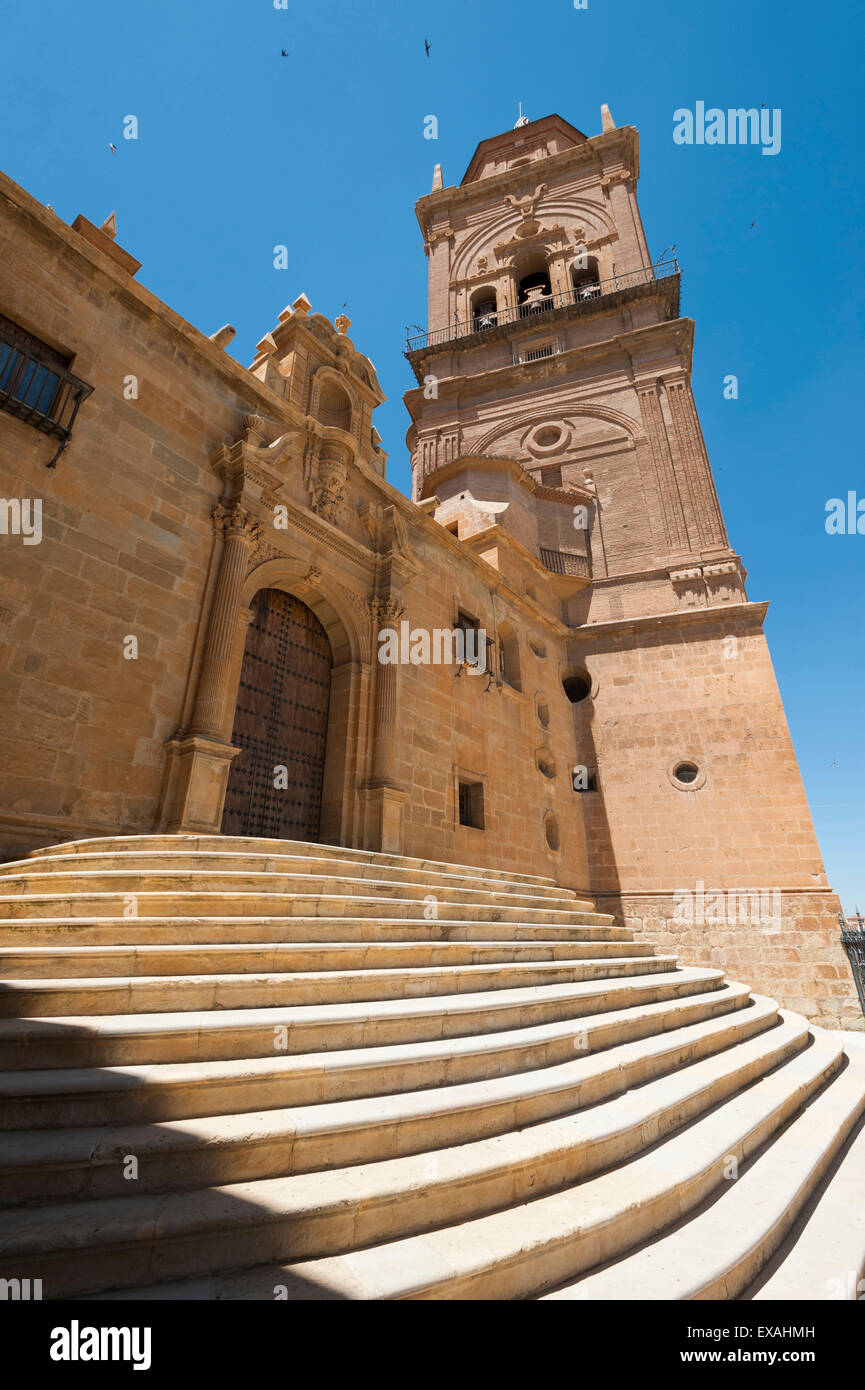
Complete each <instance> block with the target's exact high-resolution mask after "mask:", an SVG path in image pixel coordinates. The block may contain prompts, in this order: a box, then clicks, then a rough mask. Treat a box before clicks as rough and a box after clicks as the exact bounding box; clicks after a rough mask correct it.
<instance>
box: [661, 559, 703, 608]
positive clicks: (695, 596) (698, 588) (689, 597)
mask: <svg viewBox="0 0 865 1390" xmlns="http://www.w3.org/2000/svg"><path fill="white" fill-rule="evenodd" d="M670 583H671V584H672V586H673V592H674V593H675V595H676V599H677V601H678V603H679V606H680V607H681V608H705V607H706V602H707V600H706V586H705V584H704V583H703V571H702V569H700V568H699V567H696V568H694V569H683V570H670Z"/></svg>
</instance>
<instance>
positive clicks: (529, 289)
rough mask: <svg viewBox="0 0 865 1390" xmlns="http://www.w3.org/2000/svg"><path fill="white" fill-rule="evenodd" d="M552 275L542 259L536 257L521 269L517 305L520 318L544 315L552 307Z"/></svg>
mask: <svg viewBox="0 0 865 1390" xmlns="http://www.w3.org/2000/svg"><path fill="white" fill-rule="evenodd" d="M551 296H552V290H551V287H550V273H549V271H548V270H547V265H546V261H545V260H544V259H543V258H542V257H534V258H533V259H532V260H531V261H529V262H526V264H525V265H523V266H522V267H521V274H520V280H519V293H518V295H517V303H518V305H519V310H520V317H521V318H528V317H530V316H531V315H532V314H540V313H543V311H544V310H546V309H549V308H550V307H551Z"/></svg>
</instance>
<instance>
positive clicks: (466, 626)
mask: <svg viewBox="0 0 865 1390" xmlns="http://www.w3.org/2000/svg"><path fill="white" fill-rule="evenodd" d="M454 628H455V629H456V630H457V632H463V633H464V634H465V636H464V648H463V649H464V651H465V655H466V661H467V663H468V664H469V665H470V666H477V667H479V668H480V670H482V671H491V670H492V665H491V662H492V656H491V653H490V645H489V643H488V642H484V641H483V640H482V638H481V637H480V632H481V625H480V622H479V621H478V619H477V618H473V617H472V615H471V614H470V613H466V612H465V611H464V610H463V609H462V608H460V609H459V610H458V612H457V620H456V622H455V623H454Z"/></svg>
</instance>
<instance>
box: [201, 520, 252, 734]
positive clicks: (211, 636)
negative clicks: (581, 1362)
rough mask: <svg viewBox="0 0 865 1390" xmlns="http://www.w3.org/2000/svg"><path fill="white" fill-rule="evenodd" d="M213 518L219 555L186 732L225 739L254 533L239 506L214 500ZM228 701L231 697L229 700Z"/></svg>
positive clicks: (230, 719) (230, 717)
mask: <svg viewBox="0 0 865 1390" xmlns="http://www.w3.org/2000/svg"><path fill="white" fill-rule="evenodd" d="M213 524H214V526H215V527H216V530H217V532H218V533H219V534H220V535H222V537H223V548H222V561H221V564H220V567H219V574H218V576H217V580H216V587H215V588H214V591H213V600H212V602H211V605H210V617H209V619H208V623H207V637H206V640H205V644H204V655H203V657H202V661H201V670H200V672H199V676H198V689H197V691H196V695H195V705H194V708H193V712H192V723H191V725H190V729H189V732H190V733H191V734H197V735H198V736H199V737H201V738H212V739H226V740H227V739H229V738H230V737H231V725H233V723H234V709H233V708H231V709H229V708H228V704H229V697H230V695H231V694H232V693H233V692H232V691H231V690H230V683H231V674H232V668H233V665H234V657H235V647H236V643H237V634H238V630H239V628H238V617H239V615H240V601H241V596H242V593H243V583H244V580H245V579H246V573H247V570H248V569H249V552H250V548H251V545H252V542H253V540H254V539H255V538H256V536H257V534H258V530H259V528H258V526H257V524H256V523H254V522H253V521H252V520H251V518H250V515H249V512H248V511H247V510H246V508H245V507H242V506H241V505H240V504H239V503H234V504H232V505H231V506H228V507H224V506H221V505H220V506H218V507H216V508H215V509H214V512H213ZM232 704H233V702H232Z"/></svg>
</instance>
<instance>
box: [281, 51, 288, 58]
mask: <svg viewBox="0 0 865 1390" xmlns="http://www.w3.org/2000/svg"><path fill="white" fill-rule="evenodd" d="M282 56H283V58H287V57H288V54H287V53H286V51H285V49H283V50H282Z"/></svg>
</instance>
